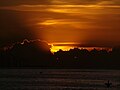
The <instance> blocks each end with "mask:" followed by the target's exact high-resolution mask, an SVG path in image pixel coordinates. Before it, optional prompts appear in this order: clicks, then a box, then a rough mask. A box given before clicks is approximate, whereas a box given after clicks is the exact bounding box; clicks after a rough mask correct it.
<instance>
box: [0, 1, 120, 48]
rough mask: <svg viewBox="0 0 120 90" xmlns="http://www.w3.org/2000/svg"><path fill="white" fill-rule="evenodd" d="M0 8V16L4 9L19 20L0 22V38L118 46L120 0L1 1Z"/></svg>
mask: <svg viewBox="0 0 120 90" xmlns="http://www.w3.org/2000/svg"><path fill="white" fill-rule="evenodd" d="M0 11H2V15H3V16H2V15H1V16H0V18H1V19H2V17H4V14H5V13H6V12H7V14H8V16H10V15H11V16H12V17H14V16H15V18H16V19H15V20H14V23H15V22H17V23H18V21H19V23H18V24H16V25H18V26H16V25H14V24H10V25H9V23H10V19H6V20H5V22H4V20H2V21H0V24H1V25H0V28H1V31H0V33H1V35H0V40H2V39H3V38H6V37H7V38H12V39H13V38H16V39H17V38H21V37H23V38H26V37H28V36H29V37H31V36H34V38H35V39H42V40H45V41H47V42H49V43H65V42H69V43H71V42H74V43H79V44H86V45H88V46H89V45H90V46H91V45H93V46H105V47H106V46H118V45H120V26H119V24H120V12H119V11H120V1H119V0H24V1H21V0H12V1H10V0H4V1H0ZM13 12H14V13H13ZM11 13H12V14H11ZM9 14H10V15H9ZM9 18H10V17H9ZM7 20H9V23H7V24H6V22H7ZM11 21H12V20H11ZM3 22H4V24H3ZM12 22H13V21H12ZM19 24H20V25H21V26H19ZM6 26H8V27H9V28H6ZM18 28H21V29H18ZM23 28H25V29H24V30H23ZM17 30H18V31H17ZM21 30H23V31H21ZM25 31H27V32H25ZM6 33H9V35H8V34H6ZM20 33H21V34H20ZM31 33H32V34H31ZM21 35H23V36H21ZM30 35H31V36H30ZM19 36H20V37H19ZM24 36H26V37H24ZM29 37H28V38H29ZM6 41H8V40H6Z"/></svg>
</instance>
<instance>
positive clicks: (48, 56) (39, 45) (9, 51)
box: [0, 40, 120, 69]
mask: <svg viewBox="0 0 120 90" xmlns="http://www.w3.org/2000/svg"><path fill="white" fill-rule="evenodd" d="M50 47H51V46H50V45H48V44H47V43H46V42H42V41H39V40H36V41H27V40H24V41H23V42H22V43H15V44H13V45H12V46H8V47H5V48H4V49H0V68H1V69H3V68H4V69H8V68H41V69H120V48H113V49H112V51H107V50H105V49H104V50H97V49H93V50H91V51H88V50H87V49H78V48H74V49H71V50H69V51H62V50H59V51H58V52H56V53H54V54H53V53H51V52H50Z"/></svg>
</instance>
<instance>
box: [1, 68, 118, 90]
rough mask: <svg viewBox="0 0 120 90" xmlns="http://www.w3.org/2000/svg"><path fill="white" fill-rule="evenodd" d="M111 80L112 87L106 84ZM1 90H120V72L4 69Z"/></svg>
mask: <svg viewBox="0 0 120 90" xmlns="http://www.w3.org/2000/svg"><path fill="white" fill-rule="evenodd" d="M108 80H110V82H111V83H112V86H111V87H110V88H107V87H106V86H105V83H106V82H107V81H108ZM0 90H120V71H119V70H81V69H3V70H0Z"/></svg>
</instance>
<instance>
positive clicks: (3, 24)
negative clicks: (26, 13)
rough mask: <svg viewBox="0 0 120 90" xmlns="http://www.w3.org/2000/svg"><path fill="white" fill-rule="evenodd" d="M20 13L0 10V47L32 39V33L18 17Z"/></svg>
mask: <svg viewBox="0 0 120 90" xmlns="http://www.w3.org/2000/svg"><path fill="white" fill-rule="evenodd" d="M19 15H20V12H16V11H10V10H0V46H2V45H4V44H6V43H10V42H15V41H19V40H23V39H25V38H28V39H32V38H34V32H32V30H31V28H29V27H28V26H27V25H25V23H24V21H23V20H21V18H20V17H19Z"/></svg>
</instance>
